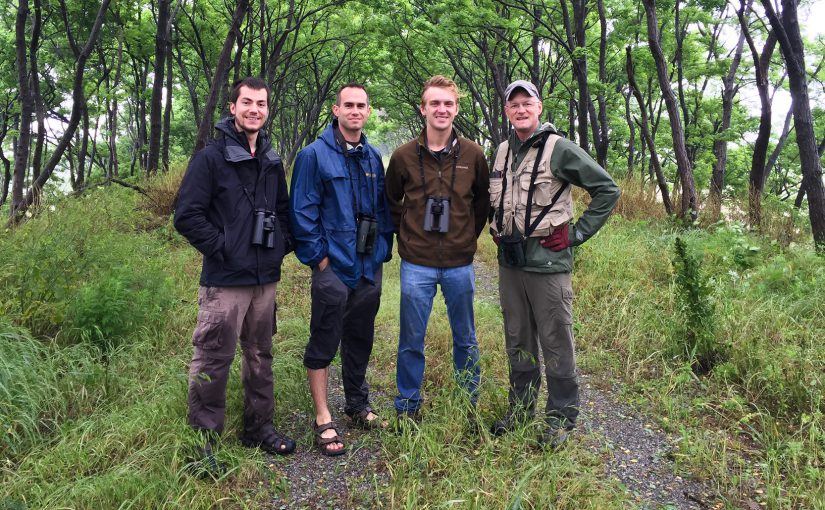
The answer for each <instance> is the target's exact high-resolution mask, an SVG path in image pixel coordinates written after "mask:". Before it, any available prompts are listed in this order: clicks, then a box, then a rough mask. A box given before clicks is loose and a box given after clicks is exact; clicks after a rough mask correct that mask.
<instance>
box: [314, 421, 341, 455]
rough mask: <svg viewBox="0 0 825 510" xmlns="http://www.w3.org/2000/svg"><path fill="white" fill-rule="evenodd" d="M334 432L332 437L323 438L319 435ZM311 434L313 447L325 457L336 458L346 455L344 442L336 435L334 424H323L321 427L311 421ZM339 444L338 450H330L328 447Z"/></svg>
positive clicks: (336, 430)
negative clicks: (329, 431) (312, 434)
mask: <svg viewBox="0 0 825 510" xmlns="http://www.w3.org/2000/svg"><path fill="white" fill-rule="evenodd" d="M330 429H332V430H334V431H335V435H334V436H332V437H323V436H322V435H321V434H322V433H323V432H325V431H327V430H330ZM312 432H314V433H315V446H317V447H318V449H319V450H320V451H321V453H322V454H324V455H326V456H327V457H337V456H339V455H343V454H345V453H347V446H346V444H345V443H344V440H343V439H341V436H340V435H339V434H338V429H337V428H336V426H335V422H332V421H331V422H329V423H324V424H323V425H318V423H317V422H316V421H314V420H313V421H312ZM335 443H340V444H341V446H342V447H341V448H340V449H338V450H331V449H330V448H329V445H331V444H335Z"/></svg>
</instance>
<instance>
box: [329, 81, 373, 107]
mask: <svg viewBox="0 0 825 510" xmlns="http://www.w3.org/2000/svg"><path fill="white" fill-rule="evenodd" d="M344 89H361V90H363V91H364V94H367V104H370V95H369V93H368V92H367V88H366V87H365V86H363V85H361V84H360V83H356V82H354V81H351V82H349V83H347V84H346V85H341V86H340V87H338V91H337V92H336V93H335V104H337V105H338V106H341V91H342V90H344Z"/></svg>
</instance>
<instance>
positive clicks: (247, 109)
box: [229, 86, 269, 136]
mask: <svg viewBox="0 0 825 510" xmlns="http://www.w3.org/2000/svg"><path fill="white" fill-rule="evenodd" d="M229 113H231V114H232V115H233V116H234V117H235V129H237V130H238V131H242V132H244V133H246V135H247V136H249V135H255V134H257V133H258V131H260V130H261V128H263V127H264V122H266V118H267V116H268V115H269V102H268V98H267V92H266V89H260V90H255V89H252V88H249V87H247V86H243V87H241V88H240V90H239V91H238V100H237V101H235V102H234V103H229Z"/></svg>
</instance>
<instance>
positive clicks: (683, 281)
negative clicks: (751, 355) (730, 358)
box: [673, 237, 722, 373]
mask: <svg viewBox="0 0 825 510" xmlns="http://www.w3.org/2000/svg"><path fill="white" fill-rule="evenodd" d="M674 252H675V257H674V259H673V267H674V270H675V278H674V282H675V284H676V285H675V292H676V302H677V304H678V307H677V311H678V312H679V318H680V319H681V320H680V321H678V323H679V324H681V325H682V327H681V328H680V329H681V330H682V334H683V335H684V340H683V343H680V345H679V347H678V350H679V351H681V354H682V355H683V356H684V357H685V359H686V360H687V361H688V363H689V364H690V365H691V366H692V367H694V370H696V371H698V372H701V373H706V372H708V371H710V370H711V369H712V368H713V366H714V365H715V364H716V363H717V362H718V361H719V359H720V357H721V355H722V349H721V347H720V346H719V345H718V344H717V342H716V339H715V336H714V333H715V331H714V308H713V302H712V301H711V296H712V293H711V292H710V285H709V282H708V279H707V276H706V275H704V274H702V269H701V262H700V260H699V258H698V257H697V256H696V255H695V254H694V253H692V252H691V251H690V249H689V248H688V245H687V244H686V243H685V241H684V240H683V239H681V238H679V237H677V238H676V240H675V241H674Z"/></svg>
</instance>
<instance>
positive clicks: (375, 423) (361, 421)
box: [347, 407, 390, 430]
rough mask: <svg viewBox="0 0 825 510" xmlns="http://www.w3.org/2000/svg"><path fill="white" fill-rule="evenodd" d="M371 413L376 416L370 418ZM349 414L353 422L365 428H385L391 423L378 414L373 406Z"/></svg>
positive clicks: (356, 425)
mask: <svg viewBox="0 0 825 510" xmlns="http://www.w3.org/2000/svg"><path fill="white" fill-rule="evenodd" d="M370 413H372V414H373V415H375V418H373V419H371V420H370V419H369V418H368V416H369V415H370ZM347 416H349V419H350V420H352V424H353V425H354V426H355V427H358V428H361V429H365V430H376V429H385V428H387V427H389V425H390V423H389V422H388V421H387V420H384V419H382V418H381V417H380V416H378V414H377V413H376V412H375V411H373V410H372V408H371V407H365V408H364V409H361V410H360V411H358V412H357V413H353V414H348V415H347Z"/></svg>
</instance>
